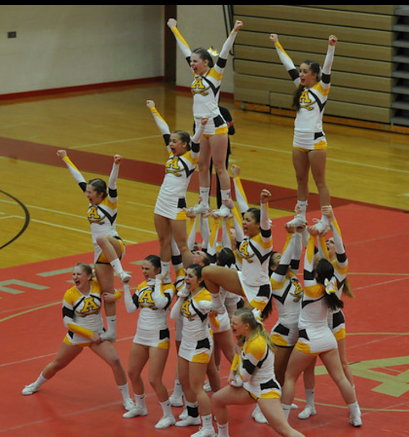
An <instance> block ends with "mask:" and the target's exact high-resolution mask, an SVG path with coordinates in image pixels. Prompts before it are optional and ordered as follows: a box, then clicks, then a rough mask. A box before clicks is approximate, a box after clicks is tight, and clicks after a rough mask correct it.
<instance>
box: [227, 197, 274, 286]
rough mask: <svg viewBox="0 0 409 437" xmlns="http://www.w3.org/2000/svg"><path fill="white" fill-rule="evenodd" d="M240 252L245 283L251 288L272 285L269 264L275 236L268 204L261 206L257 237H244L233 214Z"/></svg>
mask: <svg viewBox="0 0 409 437" xmlns="http://www.w3.org/2000/svg"><path fill="white" fill-rule="evenodd" d="M233 217H234V219H235V220H234V223H235V229H236V241H237V243H238V246H239V248H238V252H239V256H240V257H241V259H242V261H243V264H242V268H241V272H242V278H243V281H244V282H245V283H246V284H248V285H251V286H260V285H263V284H269V283H270V277H269V274H268V262H269V259H270V255H271V251H272V249H273V234H272V232H271V228H270V221H269V219H268V210H267V203H261V204H260V228H261V231H260V233H259V234H257V235H256V236H254V237H252V238H249V237H248V236H244V234H243V230H242V228H241V226H238V224H239V223H238V221H237V215H236V214H233Z"/></svg>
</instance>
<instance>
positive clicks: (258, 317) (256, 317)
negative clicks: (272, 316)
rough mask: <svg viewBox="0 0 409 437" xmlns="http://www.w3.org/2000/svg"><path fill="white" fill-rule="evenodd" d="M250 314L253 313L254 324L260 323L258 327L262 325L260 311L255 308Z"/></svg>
mask: <svg viewBox="0 0 409 437" xmlns="http://www.w3.org/2000/svg"><path fill="white" fill-rule="evenodd" d="M252 313H253V316H254V318H255V319H256V322H257V323H260V325H262V324H263V319H262V317H261V311H260V310H259V309H257V308H253V310H252Z"/></svg>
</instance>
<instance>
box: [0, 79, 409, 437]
mask: <svg viewBox="0 0 409 437" xmlns="http://www.w3.org/2000/svg"><path fill="white" fill-rule="evenodd" d="M146 99H153V100H155V102H156V104H157V108H158V109H159V111H160V112H161V114H162V115H163V116H164V118H165V119H166V120H167V122H168V124H169V125H170V127H171V129H185V130H188V131H190V132H191V131H192V117H191V103H192V102H191V96H190V95H189V94H188V93H185V92H180V91H179V92H176V91H175V90H174V89H173V88H172V87H171V86H169V85H164V84H151V85H144V86H134V87H126V88H125V87H124V88H116V89H111V90H105V91H95V92H88V93H72V94H64V95H57V96H53V97H49V98H45V99H26V100H16V101H6V102H5V101H3V102H2V103H1V113H2V123H1V124H0V171H1V176H2V177H1V186H0V224H1V233H0V248H1V250H0V266H1V269H0V338H1V345H2V347H1V353H0V357H1V359H0V385H1V394H0V405H1V409H0V411H1V412H0V418H1V420H0V433H2V434H4V435H7V436H13V437H16V436H22V435H26V434H27V433H29V434H30V435H31V436H37V435H38V436H40V435H41V436H73V435H76V436H83V435H84V436H85V435H87V436H93V435H98V436H117V435H118V436H119V435H121V436H128V435H129V436H131V435H134V433H135V432H139V435H149V436H151V435H152V436H155V435H164V434H165V433H168V434H173V435H177V436H188V435H190V434H192V433H194V432H196V431H197V427H191V428H189V429H179V428H176V427H172V428H169V429H168V430H166V431H163V430H162V431H158V430H155V429H154V424H155V423H156V422H157V420H158V419H159V416H160V407H159V405H158V403H157V400H156V397H155V395H154V394H153V393H152V390H151V388H150V387H149V386H148V382H147V378H146V375H147V369H145V370H146V371H145V373H144V375H145V382H146V396H147V404H148V409H149V415H148V416H146V417H144V418H135V419H132V420H125V419H123V418H122V413H123V409H122V405H121V402H120V395H119V392H118V390H117V388H116V387H115V384H114V381H113V379H112V376H111V374H110V371H109V369H108V368H107V366H106V365H104V364H103V363H102V362H100V360H98V359H96V358H95V356H93V354H91V353H88V352H89V351H85V352H84V353H83V354H82V355H81V356H80V357H79V358H78V359H77V360H76V361H75V362H73V363H72V364H71V365H70V366H69V367H68V368H67V369H65V370H64V371H63V372H62V373H61V374H59V375H57V376H56V377H55V378H54V379H53V380H52V381H50V382H49V383H47V384H46V385H45V386H43V388H42V389H41V391H40V392H39V393H37V394H35V395H33V396H30V397H23V396H22V395H21V390H22V388H23V387H24V385H25V384H28V383H30V382H32V381H34V380H35V379H36V378H37V376H38V374H39V372H40V371H41V370H42V368H43V367H44V365H45V364H47V363H48V362H49V361H50V360H52V359H53V357H54V356H55V353H56V352H57V350H58V348H59V344H60V342H61V340H62V338H63V336H64V327H63V325H62V320H61V316H60V309H59V308H60V306H59V305H60V303H61V298H62V295H63V293H64V291H65V290H66V289H67V288H68V287H69V282H68V281H69V280H70V271H71V269H72V266H73V265H74V264H75V263H76V262H78V261H85V262H92V254H91V249H92V248H91V247H90V246H91V244H90V236H89V229H88V223H87V221H86V220H85V217H84V214H85V210H86V207H87V204H86V201H85V199H84V198H83V197H82V194H81V192H80V190H79V188H78V187H77V186H76V183H75V181H74V180H73V179H72V177H71V175H70V174H69V172H68V170H67V169H66V167H65V165H64V164H62V163H61V161H60V159H59V158H57V157H56V151H57V150H58V149H62V148H65V149H67V150H68V153H69V156H71V157H72V159H73V162H74V163H75V164H76V165H77V167H78V168H79V169H80V170H81V171H82V173H83V174H84V176H85V178H86V179H90V178H92V177H95V176H101V177H104V178H106V177H107V175H108V174H109V171H110V168H111V165H112V157H113V155H114V154H116V153H119V154H121V155H122V156H123V157H124V158H125V159H124V162H123V164H122V165H121V169H120V179H119V181H118V189H119V195H120V204H119V218H118V230H119V232H120V234H121V236H122V237H123V238H124V240H125V241H126V243H127V255H126V258H125V260H124V264H125V267H126V269H128V270H130V271H131V272H132V274H133V286H136V285H137V283H138V281H140V280H142V279H141V275H140V267H139V266H138V261H140V260H141V259H143V258H144V257H145V256H146V255H148V254H149V253H157V252H158V245H157V241H156V233H155V230H154V227H153V220H152V216H153V206H154V203H155V200H156V195H157V192H158V188H159V185H160V183H161V180H162V178H163V164H164V162H165V160H166V154H165V151H164V146H163V141H162V138H161V135H160V133H159V132H158V130H157V128H156V125H155V124H154V122H153V120H152V117H151V115H150V113H149V111H148V110H147V109H146V106H145V101H146ZM222 104H223V105H224V106H226V107H228V108H229V110H230V112H231V113H232V115H233V118H234V120H235V127H236V133H235V135H234V136H232V137H231V147H232V155H231V157H230V162H231V163H235V164H238V165H239V166H240V168H241V177H242V180H243V186H244V188H245V190H246V193H247V195H248V198H249V200H250V202H251V203H257V199H258V194H259V192H260V189H261V188H262V187H264V186H268V187H269V188H270V190H271V191H272V200H271V202H270V214H271V218H272V220H273V232H274V243H275V248H276V249H277V250H281V247H282V245H283V243H284V238H285V236H284V231H283V225H284V223H285V221H286V220H288V217H289V216H291V215H292V210H293V207H294V205H295V201H296V196H295V187H296V185H295V178H294V172H293V169H292V164H291V137H292V123H293V121H292V119H290V118H283V117H279V116H276V115H274V116H273V115H268V114H262V113H255V112H249V111H243V110H241V109H240V108H239V106H236V105H234V102H232V101H226V102H222ZM325 131H326V134H327V137H328V141H329V150H328V161H327V180H328V184H329V187H330V190H331V194H332V198H333V200H332V203H333V206H334V208H335V212H336V216H337V218H338V221H339V222H340V225H341V229H342V232H343V237H344V240H345V244H346V247H347V253H348V256H349V259H350V280H351V283H352V286H353V289H354V291H355V294H356V298H355V299H348V300H347V301H346V302H345V305H346V311H345V312H346V317H347V330H348V357H349V361H350V363H351V366H352V369H353V371H354V374H355V378H356V386H357V395H358V400H359V402H360V405H361V409H362V412H363V421H364V425H363V427H362V428H361V429H354V428H352V427H351V426H350V425H348V419H347V412H346V409H345V406H344V405H343V402H342V399H341V398H340V395H339V393H338V391H337V390H336V388H335V386H334V384H333V383H332V381H330V380H328V375H326V373H325V371H323V369H322V366H318V368H317V388H316V399H317V408H318V414H317V415H316V416H314V417H313V418H311V419H309V420H307V421H300V420H299V419H297V417H296V413H292V414H291V415H290V423H291V424H292V425H293V426H294V427H295V428H297V429H299V430H300V431H302V432H303V433H304V434H305V435H306V436H317V437H321V436H328V435H331V436H335V437H341V436H342V437H343V436H361V437H369V436H371V437H373V436H377V437H378V436H380V437H383V436H391V435H393V436H408V435H409V432H408V430H407V415H408V411H409V394H408V391H409V385H408V384H409V379H408V371H409V370H408V369H409V353H408V351H409V338H408V336H409V333H408V325H407V314H406V313H407V310H406V303H407V302H408V298H407V292H406V290H407V289H408V286H409V282H408V281H409V269H408V265H409V250H408V246H409V231H408V226H407V224H408V217H409V216H408V214H407V212H408V211H409V182H408V181H409V177H408V176H409V147H408V145H409V142H408V137H407V135H405V134H396V133H389V132H386V131H380V130H370V129H360V128H357V127H348V126H339V125H335V124H330V123H326V125H325ZM196 176H197V175H195V179H194V180H193V181H192V185H191V191H190V192H189V193H188V197H187V199H188V203H189V204H194V203H195V202H196V200H197V178H196ZM315 193H316V190H315V187H314V184H313V182H312V183H311V200H310V208H309V213H308V218H309V219H310V220H311V219H312V218H314V217H319V211H318V204H317V196H316V194H315ZM212 205H213V206H215V199H214V198H212ZM118 287H120V284H119V282H118ZM134 317H135V316H130V315H127V314H126V312H125V310H124V307H123V305H121V303H120V304H118V341H117V342H116V347H117V349H118V352H119V354H120V356H121V359H122V361H123V363H124V366H125V367H126V366H127V357H128V352H129V347H130V344H131V342H132V338H133V335H134V331H135V326H136V321H135V318H134ZM273 322H274V315H273V316H272V317H271V320H268V322H267V323H268V327H271V325H272V324H273ZM175 363H176V354H175V351H174V349H172V351H171V355H170V359H169V363H168V370H167V372H166V375H165V383H166V384H167V386H168V387H169V390H171V389H172V387H173V379H174V371H175ZM221 371H222V375H223V377H225V375H226V374H227V365H226V364H225V363H224V364H223V366H222V370H221ZM299 383H300V384H299V387H298V388H297V394H296V401H297V403H298V405H299V406H300V408H302V406H303V403H304V399H305V398H304V395H303V388H302V381H299ZM179 411H180V409H175V414H176V413H179ZM230 411H231V427H230V429H231V431H230V435H231V436H233V435H240V436H244V437H245V436H250V435H253V434H254V433H255V432H256V433H258V434H262V435H271V436H273V435H276V434H275V433H274V431H272V430H270V429H268V428H267V427H266V426H265V425H260V424H256V423H255V422H254V421H253V420H252V418H251V411H252V407H248V408H247V407H246V408H235V407H232V408H231V409H230Z"/></svg>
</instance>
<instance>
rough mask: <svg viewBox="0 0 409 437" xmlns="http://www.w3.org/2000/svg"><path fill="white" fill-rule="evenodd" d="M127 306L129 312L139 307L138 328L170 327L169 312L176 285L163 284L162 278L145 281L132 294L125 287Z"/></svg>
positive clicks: (157, 329)
mask: <svg viewBox="0 0 409 437" xmlns="http://www.w3.org/2000/svg"><path fill="white" fill-rule="evenodd" d="M124 290H125V307H126V310H127V312H128V313H133V312H134V311H136V310H137V309H138V308H139V309H140V311H139V316H138V325H137V329H139V328H142V329H144V330H148V331H149V330H150V331H155V332H157V331H159V330H161V329H165V328H167V327H168V312H169V308H170V304H171V302H172V299H173V296H174V294H175V287H174V286H173V284H162V282H161V280H160V279H156V280H155V279H152V280H150V281H148V282H146V281H143V282H141V283H140V284H139V285H138V288H137V289H136V291H135V294H134V295H133V296H131V294H130V293H129V292H128V290H129V288H125V289H124Z"/></svg>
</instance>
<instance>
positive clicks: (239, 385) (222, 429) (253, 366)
mask: <svg viewBox="0 0 409 437" xmlns="http://www.w3.org/2000/svg"><path fill="white" fill-rule="evenodd" d="M232 329H233V333H234V335H235V336H236V337H237V338H238V344H237V345H238V352H237V355H236V356H235V359H234V361H233V363H232V366H231V372H230V375H229V378H228V383H229V384H228V385H227V386H226V387H223V388H222V389H221V390H219V391H218V392H217V393H215V394H214V395H213V397H212V405H213V408H214V411H215V415H216V419H217V426H218V434H217V435H218V437H228V436H229V414H228V408H227V407H228V405H247V404H250V403H253V404H254V403H257V404H258V405H259V406H260V409H261V411H262V412H263V414H264V415H265V417H266V418H267V420H268V423H269V424H270V425H271V426H272V427H273V428H274V430H275V431H276V432H278V433H279V434H280V435H281V436H287V437H302V436H303V434H301V433H299V432H298V431H296V430H295V429H293V428H292V427H291V426H290V425H289V424H288V421H287V419H286V416H285V414H284V412H283V408H282V406H281V402H280V397H281V387H280V384H279V383H278V381H277V380H276V378H275V374H274V346H273V344H272V342H271V338H270V335H269V334H268V332H267V331H266V330H265V328H264V326H263V323H262V321H261V317H260V311H259V310H256V309H253V311H251V310H250V309H248V308H240V309H238V310H237V311H236V313H235V314H234V316H233V317H232Z"/></svg>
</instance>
